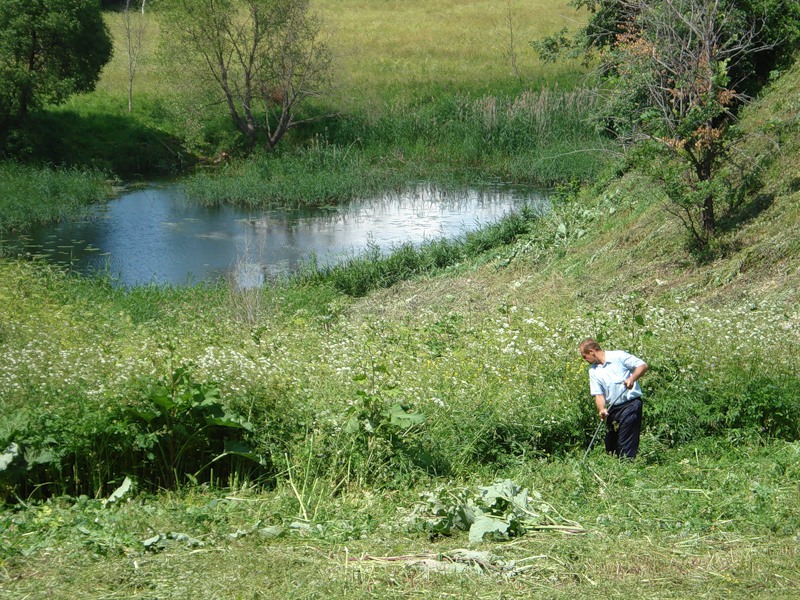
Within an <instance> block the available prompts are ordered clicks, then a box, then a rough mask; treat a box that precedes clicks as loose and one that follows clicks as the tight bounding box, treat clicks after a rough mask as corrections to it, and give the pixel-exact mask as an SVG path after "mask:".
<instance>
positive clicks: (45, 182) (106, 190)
mask: <svg viewBox="0 0 800 600" xmlns="http://www.w3.org/2000/svg"><path fill="white" fill-rule="evenodd" d="M110 192H111V187H110V185H109V183H108V181H107V179H106V177H105V176H104V175H103V173H101V172H99V171H88V170H79V169H52V168H48V167H34V166H24V165H20V164H16V163H13V162H0V231H8V230H12V229H18V228H24V227H26V226H29V225H31V224H33V223H45V222H49V221H58V220H61V219H66V218H70V217H75V216H79V215H81V214H84V213H85V212H86V211H87V210H89V209H90V207H91V206H92V205H93V204H95V203H98V202H102V201H103V200H105V199H107V198H108V196H109V194H110Z"/></svg>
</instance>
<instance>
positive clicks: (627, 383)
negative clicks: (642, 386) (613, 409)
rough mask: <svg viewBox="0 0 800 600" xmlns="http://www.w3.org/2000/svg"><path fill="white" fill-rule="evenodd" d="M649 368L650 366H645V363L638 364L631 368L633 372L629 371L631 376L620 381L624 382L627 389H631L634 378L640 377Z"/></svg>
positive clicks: (634, 381)
mask: <svg viewBox="0 0 800 600" xmlns="http://www.w3.org/2000/svg"><path fill="white" fill-rule="evenodd" d="M649 368H650V367H648V366H647V363H642V364H640V365H639V366H638V367H636V368H635V369H634V370H633V373H631V376H630V377H628V378H627V379H626V380H625V381H623V382H622V383H624V384H625V387H626V388H628V389H629V390H632V389H633V384H634V383H636V380H637V379H639V377H641V376H642V375H644V374H645V373H646V372H647V369H649Z"/></svg>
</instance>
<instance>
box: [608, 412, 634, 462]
mask: <svg viewBox="0 0 800 600" xmlns="http://www.w3.org/2000/svg"><path fill="white" fill-rule="evenodd" d="M606 427H607V429H606V452H608V453H609V454H616V455H617V456H624V457H626V458H636V453H637V452H639V434H640V433H641V431H642V399H641V398H637V399H636V400H631V401H629V402H626V403H625V404H623V405H621V406H612V407H611V409H610V410H609V411H608V416H607V417H606Z"/></svg>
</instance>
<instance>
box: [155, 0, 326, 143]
mask: <svg viewBox="0 0 800 600" xmlns="http://www.w3.org/2000/svg"><path fill="white" fill-rule="evenodd" d="M160 6H162V11H163V12H162V14H163V19H162V30H163V31H164V34H165V37H164V40H165V42H166V43H165V44H164V47H165V49H166V50H167V52H168V53H169V55H170V57H171V58H172V59H173V61H175V62H179V63H180V64H181V65H184V66H185V67H186V68H187V69H188V70H189V71H191V72H193V73H196V74H197V75H198V76H199V77H202V78H204V79H205V80H207V81H210V84H211V85H212V86H214V87H216V89H217V90H219V92H220V93H221V98H222V100H223V102H224V103H225V105H226V106H227V108H228V112H229V113H230V116H231V118H232V119H233V122H234V124H235V125H236V127H237V129H238V130H239V131H240V132H241V133H242V134H243V135H244V136H245V137H246V139H247V142H248V148H249V149H252V148H253V147H254V146H255V145H256V143H257V142H258V140H259V137H261V138H262V139H263V143H264V145H265V147H266V148H267V149H272V148H274V147H275V146H276V145H277V144H278V142H279V141H280V140H281V138H282V137H283V135H284V134H285V133H286V131H287V130H289V129H290V128H291V127H293V126H295V125H297V124H298V121H297V120H296V114H297V109H298V107H299V106H300V105H301V104H302V103H303V101H304V100H306V99H307V98H309V97H311V96H315V95H318V94H320V93H321V90H322V89H323V87H324V85H325V84H326V83H327V80H328V75H329V68H330V64H331V53H330V50H329V48H328V46H327V45H326V44H325V42H324V41H323V39H322V26H321V22H320V20H319V19H318V18H317V17H316V16H315V15H314V14H312V13H311V11H310V10H309V0H170V1H169V2H164V3H163V4H160Z"/></svg>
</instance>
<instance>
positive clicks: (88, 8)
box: [0, 0, 112, 130]
mask: <svg viewBox="0 0 800 600" xmlns="http://www.w3.org/2000/svg"><path fill="white" fill-rule="evenodd" d="M111 52H112V41H111V38H110V34H109V32H108V29H107V27H106V25H105V23H104V22H103V17H102V14H101V12H100V6H99V4H98V2H97V0H7V1H5V2H3V3H2V4H1V5H0V64H2V69H1V70H0V130H5V129H7V128H8V126H9V125H13V126H19V125H20V124H21V120H22V119H23V118H24V117H25V115H26V114H27V113H28V111H29V110H31V109H35V108H39V107H41V106H43V105H44V104H46V103H60V102H63V101H64V100H65V99H66V98H67V97H68V96H70V95H71V94H75V93H78V92H88V91H91V90H93V89H94V86H95V84H96V83H97V80H98V78H99V76H100V71H101V69H102V68H103V65H105V64H106V63H107V62H108V61H109V59H110V58H111Z"/></svg>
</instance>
